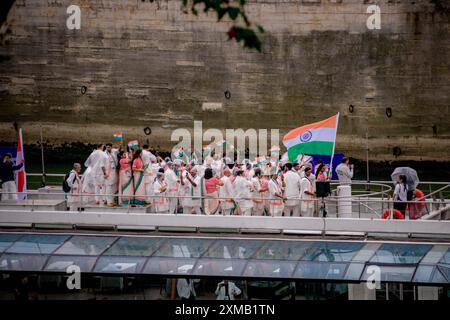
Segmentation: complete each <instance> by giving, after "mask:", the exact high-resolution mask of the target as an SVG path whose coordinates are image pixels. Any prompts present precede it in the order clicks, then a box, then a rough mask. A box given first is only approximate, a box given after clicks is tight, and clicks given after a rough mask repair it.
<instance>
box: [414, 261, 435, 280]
mask: <svg viewBox="0 0 450 320" xmlns="http://www.w3.org/2000/svg"><path fill="white" fill-rule="evenodd" d="M433 269H434V266H425V265H420V266H418V267H417V270H416V274H415V275H414V279H413V282H423V283H428V282H430V278H431V275H432V273H433Z"/></svg>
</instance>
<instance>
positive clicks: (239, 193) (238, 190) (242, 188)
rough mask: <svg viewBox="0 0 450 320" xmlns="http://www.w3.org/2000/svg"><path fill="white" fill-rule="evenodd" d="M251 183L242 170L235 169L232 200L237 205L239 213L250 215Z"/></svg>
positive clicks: (251, 204) (251, 206)
mask: <svg viewBox="0 0 450 320" xmlns="http://www.w3.org/2000/svg"><path fill="white" fill-rule="evenodd" d="M251 191H252V183H251V182H250V181H248V180H247V178H245V176H244V170H242V169H239V170H238V171H237V176H236V180H235V181H234V196H235V199H234V201H235V202H236V204H237V205H238V208H239V210H240V213H241V215H243V216H250V215H251V214H252V208H253V201H252V194H251Z"/></svg>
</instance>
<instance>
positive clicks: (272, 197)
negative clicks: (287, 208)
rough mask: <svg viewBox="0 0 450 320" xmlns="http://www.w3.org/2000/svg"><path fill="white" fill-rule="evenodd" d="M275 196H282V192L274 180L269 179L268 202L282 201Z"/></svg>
mask: <svg viewBox="0 0 450 320" xmlns="http://www.w3.org/2000/svg"><path fill="white" fill-rule="evenodd" d="M275 194H278V195H280V196H281V195H282V190H281V186H280V184H279V182H278V181H277V180H274V179H270V181H269V198H270V201H271V202H273V201H277V202H281V201H282V200H281V199H280V198H279V197H276V196H275Z"/></svg>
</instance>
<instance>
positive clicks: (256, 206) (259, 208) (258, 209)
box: [252, 203, 264, 216]
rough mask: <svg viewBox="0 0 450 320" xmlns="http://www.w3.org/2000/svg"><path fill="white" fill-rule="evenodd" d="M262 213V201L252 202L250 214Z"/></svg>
mask: <svg viewBox="0 0 450 320" xmlns="http://www.w3.org/2000/svg"><path fill="white" fill-rule="evenodd" d="M263 214H264V203H254V204H253V208H252V216H262V215H263Z"/></svg>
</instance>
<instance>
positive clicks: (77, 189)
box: [67, 163, 81, 210]
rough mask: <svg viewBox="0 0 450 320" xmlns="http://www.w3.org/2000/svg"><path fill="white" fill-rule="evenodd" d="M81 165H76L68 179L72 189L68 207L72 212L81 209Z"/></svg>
mask: <svg viewBox="0 0 450 320" xmlns="http://www.w3.org/2000/svg"><path fill="white" fill-rule="evenodd" d="M80 172H81V164H79V163H74V164H73V169H72V170H71V171H70V173H69V177H68V178H67V185H68V186H69V187H70V191H69V192H68V195H67V205H68V206H69V208H70V210H77V209H78V208H80V207H81V178H80Z"/></svg>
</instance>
